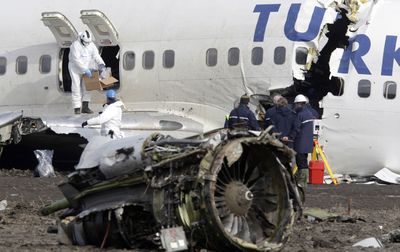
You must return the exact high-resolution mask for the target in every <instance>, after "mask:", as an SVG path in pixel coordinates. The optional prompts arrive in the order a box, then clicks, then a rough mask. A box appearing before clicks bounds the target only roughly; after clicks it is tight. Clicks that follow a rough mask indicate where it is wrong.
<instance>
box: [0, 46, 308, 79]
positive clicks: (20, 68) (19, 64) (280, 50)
mask: <svg viewBox="0 0 400 252" xmlns="http://www.w3.org/2000/svg"><path fill="white" fill-rule="evenodd" d="M273 59H274V63H275V64H276V65H283V64H284V63H285V61H286V48H285V47H283V46H278V47H276V48H275V50H274V57H273ZM51 60H52V59H51V56H50V55H42V56H41V57H40V59H39V72H40V73H42V74H46V73H49V72H50V71H51ZM263 61H264V49H263V48H262V47H254V48H253V49H252V51H251V63H252V64H253V65H261V64H262V63H263ZM300 61H302V60H300ZM135 62H136V55H135V53H134V52H132V51H127V52H125V53H124V56H123V68H124V69H125V70H127V71H131V70H133V69H134V68H135ZM296 62H298V63H299V64H304V63H305V62H299V60H298V57H297V55H296ZM162 63H163V67H164V68H167V69H169V68H173V67H174V65H175V51H173V50H165V51H164V52H163V58H162ZM217 63H218V50H217V49H216V48H209V49H208V50H207V51H206V65H207V66H209V67H213V66H216V65H217ZM227 63H228V65H229V66H237V65H238V64H239V63H240V50H239V48H237V47H232V48H230V49H229V50H228V58H227ZM154 64H155V53H154V51H145V52H143V56H142V66H143V68H144V69H152V68H153V67H154ZM6 71H7V58H6V57H0V75H4V74H5V73H6ZM15 71H16V73H17V74H19V75H22V74H26V73H27V71H28V57H27V56H19V57H17V59H16V67H15Z"/></svg>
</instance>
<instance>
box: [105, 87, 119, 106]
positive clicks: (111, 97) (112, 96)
mask: <svg viewBox="0 0 400 252" xmlns="http://www.w3.org/2000/svg"><path fill="white" fill-rule="evenodd" d="M106 98H107V103H108V104H111V103H113V102H115V101H116V100H117V93H116V92H115V90H114V89H110V90H107V92H106Z"/></svg>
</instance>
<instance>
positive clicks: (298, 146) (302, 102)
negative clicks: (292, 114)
mask: <svg viewBox="0 0 400 252" xmlns="http://www.w3.org/2000/svg"><path fill="white" fill-rule="evenodd" d="M307 103H308V99H307V97H305V96H304V95H301V94H300V95H297V96H296V97H295V99H294V109H295V111H296V115H297V120H296V131H297V135H296V138H295V140H294V150H295V151H296V153H297V154H296V164H297V168H298V172H297V173H296V179H297V183H298V185H299V186H301V187H305V186H306V185H307V179H308V169H309V168H308V154H309V153H311V152H312V150H313V148H314V129H313V126H314V120H315V116H314V115H313V112H312V111H311V110H310V109H309V107H308V106H307Z"/></svg>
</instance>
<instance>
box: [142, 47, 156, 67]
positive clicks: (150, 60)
mask: <svg viewBox="0 0 400 252" xmlns="http://www.w3.org/2000/svg"><path fill="white" fill-rule="evenodd" d="M153 67H154V52H153V51H145V52H144V53H143V68H144V69H152V68H153Z"/></svg>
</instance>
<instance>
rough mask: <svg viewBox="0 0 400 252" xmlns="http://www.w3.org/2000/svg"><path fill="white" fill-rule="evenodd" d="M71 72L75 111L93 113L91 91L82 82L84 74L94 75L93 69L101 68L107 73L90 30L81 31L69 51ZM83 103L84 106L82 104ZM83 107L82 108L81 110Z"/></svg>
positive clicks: (76, 112)
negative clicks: (90, 106) (90, 104)
mask: <svg viewBox="0 0 400 252" xmlns="http://www.w3.org/2000/svg"><path fill="white" fill-rule="evenodd" d="M68 69H69V74H70V75H71V81H72V84H71V91H72V105H73V107H74V113H75V114H80V113H81V112H82V113H87V114H91V113H93V111H92V110H90V108H89V102H90V93H89V92H88V91H87V90H86V88H85V85H83V84H82V76H83V75H86V76H87V77H89V78H91V77H92V72H91V69H98V70H100V73H101V74H100V75H101V76H103V75H104V74H105V69H106V66H105V64H104V61H103V59H102V58H101V57H100V54H99V50H98V49H97V47H96V46H95V44H94V43H93V42H92V35H91V34H90V33H89V32H88V31H84V32H80V33H79V34H78V38H77V40H75V41H74V42H73V43H72V45H71V47H70V51H69V63H68ZM81 105H82V106H81ZM81 108H82V110H81Z"/></svg>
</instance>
